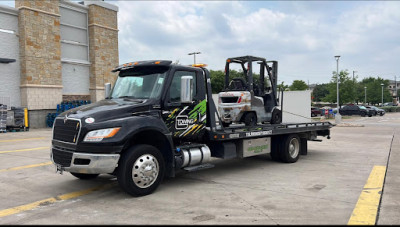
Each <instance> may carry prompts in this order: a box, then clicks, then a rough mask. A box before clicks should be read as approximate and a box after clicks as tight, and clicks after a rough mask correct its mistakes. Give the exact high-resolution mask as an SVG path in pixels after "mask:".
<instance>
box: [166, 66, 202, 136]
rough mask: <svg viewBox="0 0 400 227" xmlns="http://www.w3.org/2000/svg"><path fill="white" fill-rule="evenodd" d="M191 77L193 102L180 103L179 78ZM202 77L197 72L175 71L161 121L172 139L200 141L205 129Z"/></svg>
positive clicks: (187, 70) (199, 72)
mask: <svg viewBox="0 0 400 227" xmlns="http://www.w3.org/2000/svg"><path fill="white" fill-rule="evenodd" d="M182 76H192V77H193V80H192V83H193V93H192V97H193V102H192V103H181V102H180V101H181V77H182ZM204 81H205V80H204V75H203V74H202V72H201V71H198V70H193V71H191V70H189V69H183V70H176V71H175V72H174V73H173V78H172V80H171V81H170V86H169V89H168V91H167V93H166V98H165V102H164V107H165V108H164V111H163V119H164V122H165V124H166V125H167V127H168V129H169V130H170V131H171V132H172V135H173V137H174V139H180V140H191V141H196V140H200V139H201V138H202V137H203V134H204V131H205V127H206V110H207V101H206V97H205V84H204Z"/></svg>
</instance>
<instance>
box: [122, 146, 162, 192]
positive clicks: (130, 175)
mask: <svg viewBox="0 0 400 227" xmlns="http://www.w3.org/2000/svg"><path fill="white" fill-rule="evenodd" d="M164 172H165V163H164V159H163V156H162V154H161V153H160V151H159V150H158V149H157V148H155V147H153V146H150V145H146V144H140V145H134V146H132V147H131V148H129V149H128V150H127V151H126V152H124V153H123V154H122V156H121V159H120V162H119V166H118V171H117V179H118V183H119V185H120V186H121V188H122V189H123V190H124V191H125V192H127V193H128V194H130V195H133V196H144V195H148V194H151V193H153V192H154V191H155V190H156V189H157V188H158V186H159V185H160V183H161V181H162V179H163V177H164Z"/></svg>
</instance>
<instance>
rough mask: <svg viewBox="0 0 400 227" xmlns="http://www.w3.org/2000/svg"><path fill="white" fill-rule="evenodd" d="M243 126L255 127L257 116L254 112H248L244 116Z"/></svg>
mask: <svg viewBox="0 0 400 227" xmlns="http://www.w3.org/2000/svg"><path fill="white" fill-rule="evenodd" d="M244 124H245V125H246V126H255V125H257V116H256V114H255V113H254V112H248V113H246V115H245V116H244Z"/></svg>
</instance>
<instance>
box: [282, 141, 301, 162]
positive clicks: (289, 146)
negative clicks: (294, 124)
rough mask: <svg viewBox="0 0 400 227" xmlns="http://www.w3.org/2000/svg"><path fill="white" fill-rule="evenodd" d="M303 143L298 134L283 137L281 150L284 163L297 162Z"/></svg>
mask: <svg viewBox="0 0 400 227" xmlns="http://www.w3.org/2000/svg"><path fill="white" fill-rule="evenodd" d="M300 149H301V142H300V137H299V136H298V135H296V134H292V135H287V136H284V137H283V141H282V144H281V150H280V152H279V153H280V158H281V160H282V162H286V163H294V162H297V160H298V159H299V155H300Z"/></svg>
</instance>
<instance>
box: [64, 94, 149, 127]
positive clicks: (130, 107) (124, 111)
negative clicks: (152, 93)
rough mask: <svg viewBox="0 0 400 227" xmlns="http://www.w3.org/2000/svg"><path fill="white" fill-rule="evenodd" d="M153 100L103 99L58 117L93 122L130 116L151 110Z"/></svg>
mask: <svg viewBox="0 0 400 227" xmlns="http://www.w3.org/2000/svg"><path fill="white" fill-rule="evenodd" d="M154 102H155V101H154V100H131V99H104V100H101V101H98V102H95V103H92V104H88V105H83V106H79V107H76V108H74V109H71V110H68V111H65V112H63V113H61V114H60V115H59V117H65V115H67V116H68V118H75V119H86V118H89V117H91V118H94V120H95V122H96V123H98V122H102V121H107V120H111V119H118V118H124V117H129V116H132V113H135V112H143V111H149V110H151V109H153V104H154Z"/></svg>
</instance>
